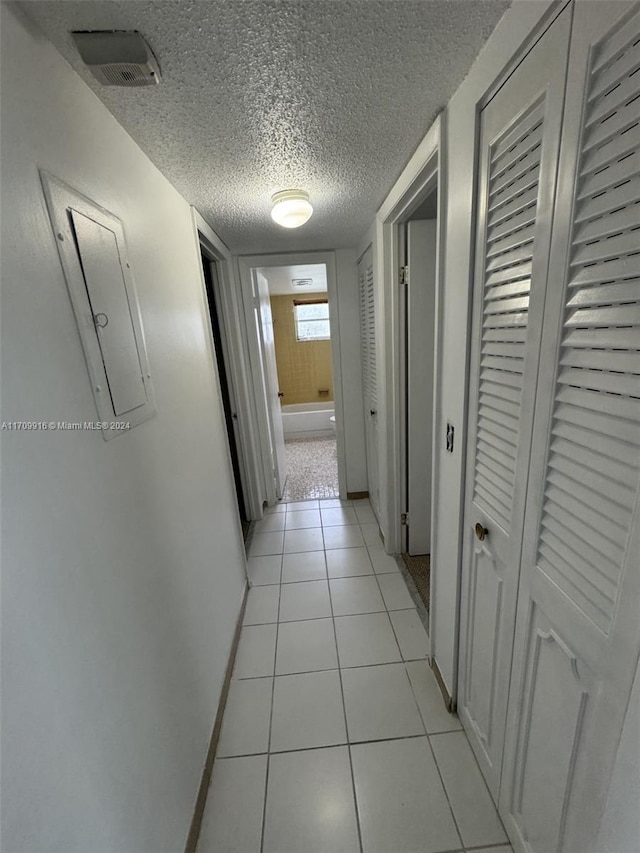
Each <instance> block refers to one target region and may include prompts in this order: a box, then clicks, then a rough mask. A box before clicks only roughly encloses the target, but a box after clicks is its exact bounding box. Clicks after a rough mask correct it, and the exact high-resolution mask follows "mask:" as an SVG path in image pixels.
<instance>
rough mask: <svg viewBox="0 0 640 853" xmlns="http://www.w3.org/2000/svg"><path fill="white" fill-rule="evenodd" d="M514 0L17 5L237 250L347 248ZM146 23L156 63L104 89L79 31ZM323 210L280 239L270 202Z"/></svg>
mask: <svg viewBox="0 0 640 853" xmlns="http://www.w3.org/2000/svg"><path fill="white" fill-rule="evenodd" d="M508 5H509V3H508V2H505V0H259V2H254V0H171V2H165V0H155V2H147V0H128V2H118V0H108V2H105V0H45V2H40V0H28V2H24V3H23V4H22V7H23V9H24V10H25V12H26V13H27V15H29V16H30V17H31V18H32V20H34V21H36V23H38V25H39V26H40V27H41V29H42V30H43V31H44V32H45V34H46V35H47V36H48V37H49V38H50V39H51V41H52V42H53V43H54V44H55V45H56V47H57V48H58V49H59V50H60V52H61V53H62V54H63V55H64V56H65V58H66V59H67V60H68V61H69V63H70V64H71V65H72V66H73V67H74V68H75V69H76V70H77V71H78V73H79V74H80V75H81V76H82V77H83V79H85V80H86V81H87V83H88V84H89V86H91V87H92V88H93V89H94V90H95V91H96V93H97V94H98V96H99V97H100V98H101V100H102V101H103V102H104V103H105V104H106V106H107V107H108V108H109V110H110V111H111V112H112V113H113V115H114V116H115V117H116V118H117V120H118V121H119V122H120V123H121V124H122V125H123V126H124V127H125V128H126V130H127V131H128V132H129V133H130V134H131V136H132V137H133V138H134V139H135V140H136V142H137V143H138V144H139V145H140V146H141V148H142V149H143V150H144V151H145V152H146V153H147V154H148V156H149V157H150V158H151V160H152V161H153V162H154V163H155V164H156V165H157V166H158V167H159V168H160V169H161V170H162V172H163V173H164V174H165V175H166V176H167V177H168V178H169V180H171V182H172V183H173V184H174V186H175V187H176V188H177V189H178V190H179V191H180V192H181V193H182V194H183V195H184V197H185V198H186V199H188V200H189V201H190V202H191V203H192V204H195V205H196V207H198V209H199V210H200V211H201V213H202V214H203V215H204V216H205V218H206V219H207V220H208V221H209V222H210V224H211V225H212V227H213V228H214V229H215V230H216V231H217V232H218V234H219V236H220V237H221V238H222V239H223V240H224V241H225V242H226V243H227V245H228V246H229V247H230V248H231V249H232V250H233V251H235V252H275V251H289V250H291V251H297V250H300V249H319V248H323V249H329V248H339V247H347V246H353V245H355V244H356V242H357V241H358V240H359V239H360V237H361V236H362V235H363V233H364V231H365V229H366V228H367V227H368V226H369V225H370V223H371V222H372V220H373V218H374V216H375V212H376V210H377V208H378V207H379V206H380V204H381V202H382V201H383V199H384V197H385V196H386V194H387V192H388V191H389V189H390V188H391V187H392V186H393V183H394V182H395V180H396V179H397V177H398V175H399V174H400V172H401V171H402V169H403V167H404V166H405V164H406V162H407V160H408V159H409V157H410V156H411V154H412V153H413V151H414V150H415V148H416V147H417V145H418V143H419V142H420V140H421V138H422V137H423V136H424V134H425V133H426V131H427V130H428V128H429V126H430V125H431V123H432V122H433V119H434V117H435V116H436V115H437V113H438V112H439V111H440V110H441V109H442V108H443V107H444V106H445V105H446V103H447V101H448V100H449V98H450V97H451V95H452V94H453V93H454V92H455V90H456V88H457V87H458V85H459V84H460V82H461V81H462V80H463V78H464V77H465V75H466V73H467V72H468V70H469V68H470V67H471V65H472V63H473V60H474V58H475V57H476V56H477V54H478V52H479V51H480V48H481V47H482V45H483V43H484V42H485V41H486V39H487V37H488V36H489V34H490V33H491V31H492V30H493V28H494V27H495V25H496V23H497V22H498V20H499V18H500V17H501V15H502V14H503V12H504V11H505V9H506V8H507V6H508ZM74 29H76V30H91V29H138V30H140V32H141V33H142V34H143V35H144V36H145V38H146V39H147V40H148V42H149V43H150V45H151V47H152V49H153V51H154V53H155V54H156V56H157V58H158V60H159V62H160V66H161V69H162V83H161V84H160V85H159V86H155V87H149V88H145V89H116V88H103V87H101V86H100V85H99V84H98V83H97V82H96V81H95V80H94V78H93V77H92V76H91V74H90V73H89V72H88V71H87V70H86V68H85V67H84V66H83V64H82V62H81V60H80V58H79V56H78V54H77V51H76V49H75V46H74V45H73V42H72V41H71V37H70V36H69V31H70V30H74ZM290 187H302V188H303V189H306V190H307V191H308V192H309V194H310V197H311V202H312V204H313V206H314V208H315V213H314V216H313V217H312V218H311V220H310V221H309V222H308V223H307V224H306V225H304V226H303V227H302V228H300V229H298V230H296V231H285V230H284V229H282V228H280V227H279V226H277V225H275V224H274V223H273V222H272V221H271V219H270V215H269V214H270V207H271V204H270V198H271V195H272V193H274V192H276V191H278V190H282V189H287V188H290Z"/></svg>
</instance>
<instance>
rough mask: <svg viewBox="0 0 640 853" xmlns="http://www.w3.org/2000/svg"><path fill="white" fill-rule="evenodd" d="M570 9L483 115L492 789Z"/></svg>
mask: <svg viewBox="0 0 640 853" xmlns="http://www.w3.org/2000/svg"><path fill="white" fill-rule="evenodd" d="M570 16H571V10H570V9H567V10H565V11H564V12H562V13H561V14H560V15H559V17H558V18H557V19H556V21H555V22H554V23H553V24H552V26H551V27H550V28H549V30H548V31H547V32H546V33H545V34H544V36H543V37H542V38H541V39H540V41H539V42H538V43H537V44H536V45H535V47H534V48H533V49H532V50H531V52H530V53H529V54H528V55H527V56H526V57H525V59H524V60H523V62H522V63H521V64H520V65H519V66H518V68H517V69H516V70H515V71H514V73H513V74H512V75H511V77H510V78H509V79H508V80H507V82H506V83H505V84H504V86H503V87H502V88H501V89H500V90H499V92H498V93H497V94H496V96H495V97H494V98H493V100H492V101H491V102H490V103H489V104H488V105H487V106H486V107H485V109H484V110H483V111H482V114H481V139H480V175H479V187H478V234H477V245H476V270H475V281H474V311H473V342H472V363H471V373H470V376H471V381H470V412H469V438H468V446H467V447H468V449H467V453H468V457H467V458H468V467H467V490H466V493H467V504H466V509H465V525H464V530H465V541H464V555H463V560H464V568H463V581H462V619H461V633H462V635H461V651H460V657H461V665H460V677H459V700H458V710H459V712H460V716H461V719H462V721H463V723H464V725H465V728H466V729H467V732H468V734H469V738H470V741H471V744H472V746H473V748H474V751H475V753H476V755H477V757H478V760H479V761H480V764H481V767H482V769H483V772H484V774H485V777H486V779H487V782H488V783H489V786H490V788H491V790H492V792H493V793H494V795H495V796H497V794H498V789H499V784H500V772H501V764H502V751H503V742H504V728H505V717H506V709H507V694H508V689H509V672H510V665H511V652H512V646H513V630H514V621H515V609H516V596H517V589H518V570H519V565H520V548H521V538H522V525H523V519H524V500H525V494H526V484H527V476H528V470H529V454H530V442H531V429H532V422H533V409H534V404H535V388H536V380H537V372H538V358H539V350H540V334H541V326H542V314H543V308H544V297H545V286H546V280H547V264H548V254H549V245H550V240H551V223H552V211H553V200H554V190H555V181H556V168H557V159H558V150H559V138H560V121H561V116H562V106H563V95H564V81H565V65H566V56H567V46H568V41H569V28H570Z"/></svg>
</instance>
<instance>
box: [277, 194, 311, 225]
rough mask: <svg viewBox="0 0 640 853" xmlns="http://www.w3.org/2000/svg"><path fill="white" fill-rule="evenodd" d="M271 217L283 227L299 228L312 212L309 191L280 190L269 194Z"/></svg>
mask: <svg viewBox="0 0 640 853" xmlns="http://www.w3.org/2000/svg"><path fill="white" fill-rule="evenodd" d="M271 201H272V202H273V210H272V211H271V218H272V219H273V221H274V222H277V223H278V225H282V227H283V228H299V227H300V226H301V225H304V223H305V222H307V220H308V219H309V218H310V216H311V214H312V213H313V207H311V204H310V203H309V193H306V192H305V191H304V190H282V192H279V193H274V194H273V195H272V196H271Z"/></svg>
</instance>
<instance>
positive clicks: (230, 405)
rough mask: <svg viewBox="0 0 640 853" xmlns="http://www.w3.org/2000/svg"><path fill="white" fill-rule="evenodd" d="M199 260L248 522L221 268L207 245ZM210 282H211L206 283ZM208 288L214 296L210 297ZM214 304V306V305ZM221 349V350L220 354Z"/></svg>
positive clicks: (240, 503) (243, 518)
mask: <svg viewBox="0 0 640 853" xmlns="http://www.w3.org/2000/svg"><path fill="white" fill-rule="evenodd" d="M200 257H201V259H202V267H203V272H204V279H205V290H206V296H207V305H208V308H209V318H210V324H211V339H212V342H213V347H214V355H215V359H216V367H217V369H218V384H219V386H220V397H221V400H222V403H223V409H224V412H225V427H226V432H227V436H228V442H229V453H230V456H231V463H232V468H233V473H234V481H235V486H236V493H237V494H236V497H237V501H238V509H239V511H240V520H241V521H242V522H243V530H244V522H248V519H249V514H248V509H247V499H246V497H245V494H244V483H245V482H246V480H247V477H246V469H245V465H244V459H243V457H242V454H241V453H240V431H239V428H238V402H237V394H236V389H235V386H234V383H233V381H232V378H231V375H230V371H229V363H230V359H229V341H228V337H227V331H226V329H225V327H224V325H223V323H222V317H221V311H220V296H219V293H220V269H219V262H218V261H217V260H216V258H213V257H212V256H211V252H210V250H209V249H208V248H207V245H206V243H205V242H203V241H201V242H200ZM207 279H209V280H208V281H207ZM209 289H210V290H211V295H209ZM211 302H213V304H211ZM218 350H219V351H218Z"/></svg>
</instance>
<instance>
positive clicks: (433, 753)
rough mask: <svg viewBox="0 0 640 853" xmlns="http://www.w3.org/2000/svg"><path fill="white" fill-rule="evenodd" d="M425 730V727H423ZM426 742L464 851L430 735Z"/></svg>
mask: <svg viewBox="0 0 640 853" xmlns="http://www.w3.org/2000/svg"><path fill="white" fill-rule="evenodd" d="M425 728H426V726H425ZM427 742H428V744H429V749H430V751H431V756H432V758H433V761H434V764H435V765H436V770H437V772H438V778H439V779H440V784H441V785H442V790H443V791H444V795H445V798H446V800H447V805H448V806H449V811H450V812H451V818H452V820H453V824H454V826H455V828H456V832H457V833H458V838H459V839H460V844H462V848H463V849H465V846H464V840H463V838H462V833H461V832H460V827H459V825H458V821H457V819H456V815H455V812H454V810H453V805H452V804H451V799H450V797H449V792H448V791H447V788H446V786H445V784H444V778H443V776H442V772H441V770H440V765H439V764H438V759H437V758H436V753H435V750H434V748H433V744H432V743H431V735H429V734H427Z"/></svg>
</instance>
